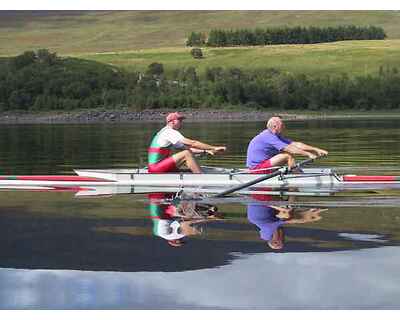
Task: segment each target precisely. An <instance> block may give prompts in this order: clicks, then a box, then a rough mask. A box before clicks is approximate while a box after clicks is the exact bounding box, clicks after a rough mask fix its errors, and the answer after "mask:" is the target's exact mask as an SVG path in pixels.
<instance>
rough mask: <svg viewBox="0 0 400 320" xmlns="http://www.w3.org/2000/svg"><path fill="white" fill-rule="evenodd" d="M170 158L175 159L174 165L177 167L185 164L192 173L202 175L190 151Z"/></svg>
mask: <svg viewBox="0 0 400 320" xmlns="http://www.w3.org/2000/svg"><path fill="white" fill-rule="evenodd" d="M172 157H173V158H174V159H175V163H176V165H177V166H178V167H179V166H181V165H183V164H186V165H187V167H188V168H189V169H190V170H191V171H192V172H193V173H202V171H201V169H200V166H199V164H198V163H197V161H196V159H195V158H194V157H193V153H192V152H191V151H190V150H185V151H181V152H178V153H176V154H174V155H173V156H172Z"/></svg>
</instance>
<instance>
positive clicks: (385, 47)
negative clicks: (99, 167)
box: [77, 40, 400, 75]
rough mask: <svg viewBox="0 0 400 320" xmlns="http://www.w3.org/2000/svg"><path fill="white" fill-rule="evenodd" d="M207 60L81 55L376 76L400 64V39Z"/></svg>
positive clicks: (225, 54)
mask: <svg viewBox="0 0 400 320" xmlns="http://www.w3.org/2000/svg"><path fill="white" fill-rule="evenodd" d="M203 53H204V55H205V58H204V59H193V58H192V56H191V55H190V49H188V48H163V49H147V50H137V51H129V52H121V53H104V54H78V55H77V56H78V57H80V58H85V59H89V60H95V61H98V62H103V63H107V64H112V65H115V66H120V67H123V68H125V69H128V70H132V69H135V70H145V69H146V68H147V66H148V65H149V64H151V63H152V62H159V63H162V64H163V65H164V68H165V69H166V71H167V72H168V71H171V70H172V69H176V68H181V67H184V66H194V67H196V68H197V70H198V71H199V72H200V73H202V72H204V70H205V69H206V68H207V67H217V66H224V67H228V68H229V67H239V68H243V69H260V68H277V69H281V70H285V71H288V72H293V73H306V74H314V75H320V74H333V73H336V74H340V73H349V72H351V74H352V75H364V74H373V73H377V72H378V71H379V67H380V66H384V67H385V66H389V67H394V66H399V65H400V40H384V41H382V40H376V41H343V42H335V43H323V44H311V45H279V46H266V47H247V48H243V47H241V48H206V49H204V50H203Z"/></svg>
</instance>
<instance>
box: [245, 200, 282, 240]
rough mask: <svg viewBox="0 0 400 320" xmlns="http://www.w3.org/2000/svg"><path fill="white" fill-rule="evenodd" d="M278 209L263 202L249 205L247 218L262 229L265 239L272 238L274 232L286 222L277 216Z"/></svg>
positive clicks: (261, 232) (261, 235) (261, 234)
mask: <svg viewBox="0 0 400 320" xmlns="http://www.w3.org/2000/svg"><path fill="white" fill-rule="evenodd" d="M275 213H276V210H275V209H273V208H271V207H269V206H266V205H262V204H249V205H248V206H247V219H248V220H249V221H250V222H251V223H253V224H255V225H256V226H257V227H258V228H259V229H260V237H261V239H263V240H267V241H269V240H271V239H272V236H273V234H274V232H275V231H276V229H278V228H279V227H280V226H282V225H284V224H285V223H286V222H285V221H284V220H280V219H279V218H277V217H276V216H275Z"/></svg>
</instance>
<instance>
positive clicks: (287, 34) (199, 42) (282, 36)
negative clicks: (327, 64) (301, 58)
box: [186, 25, 386, 47]
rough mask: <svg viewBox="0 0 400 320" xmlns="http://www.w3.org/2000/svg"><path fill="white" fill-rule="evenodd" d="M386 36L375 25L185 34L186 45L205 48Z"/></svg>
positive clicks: (380, 38) (304, 42) (373, 38)
mask: <svg viewBox="0 0 400 320" xmlns="http://www.w3.org/2000/svg"><path fill="white" fill-rule="evenodd" d="M385 38H386V33H385V31H384V30H383V29H382V28H381V27H376V26H366V27H361V26H354V25H345V26H336V27H312V26H311V27H300V26H298V27H274V28H266V29H261V28H257V29H254V30H250V29H237V30H223V29H212V30H211V31H210V32H209V34H208V35H207V34H206V33H204V32H192V33H190V34H189V36H188V39H187V41H186V45H187V46H189V47H193V46H208V47H231V46H258V45H276V44H310V43H322V42H333V41H343V40H382V39H385Z"/></svg>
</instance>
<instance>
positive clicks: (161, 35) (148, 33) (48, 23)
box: [0, 11, 400, 75]
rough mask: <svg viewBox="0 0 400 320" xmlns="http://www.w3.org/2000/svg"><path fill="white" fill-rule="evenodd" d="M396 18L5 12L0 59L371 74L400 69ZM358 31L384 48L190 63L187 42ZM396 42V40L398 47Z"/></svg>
mask: <svg viewBox="0 0 400 320" xmlns="http://www.w3.org/2000/svg"><path fill="white" fill-rule="evenodd" d="M399 22H400V13H399V12H397V11H108V12H107V11H70V12H63V11H52V12H43V11H30V12H29V11H0V44H1V46H0V56H10V55H17V54H20V53H22V52H23V51H26V50H36V49H39V48H47V49H49V50H50V51H53V52H57V53H58V54H59V55H63V56H75V57H80V58H85V59H90V60H96V61H99V62H104V63H107V64H112V65H115V66H121V67H123V68H126V69H129V70H133V69H135V70H144V69H145V68H146V67H147V66H148V65H149V64H150V63H153V62H159V63H163V64H164V68H165V69H166V70H167V71H169V70H172V69H175V68H180V67H183V66H195V67H196V68H198V70H199V71H200V72H202V71H204V70H205V69H206V68H207V67H213V66H223V67H239V68H243V69H259V68H270V67H273V68H279V69H282V70H285V71H288V72H295V73H308V74H326V73H329V74H331V73H342V72H346V73H352V74H355V75H357V74H369V73H375V72H378V70H379V67H380V66H389V67H395V66H398V65H399V62H400V54H399V53H400V28H398V25H399ZM348 24H354V25H358V26H368V25H375V26H379V27H382V28H384V30H385V31H386V33H387V35H388V39H387V40H384V41H346V42H336V43H328V44H314V45H279V46H266V47H247V48H244V47H241V48H217V49H216V48H209V49H204V53H205V58H204V59H202V60H195V59H193V58H192V57H191V56H190V54H189V51H190V48H186V47H185V45H184V43H185V40H186V37H187V35H188V34H189V33H190V32H191V31H209V30H210V29H212V28H221V29H231V28H232V29H236V28H251V29H254V28H257V27H261V28H262V27H271V26H299V25H300V26H336V25H348ZM398 39H399V40H398Z"/></svg>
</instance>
